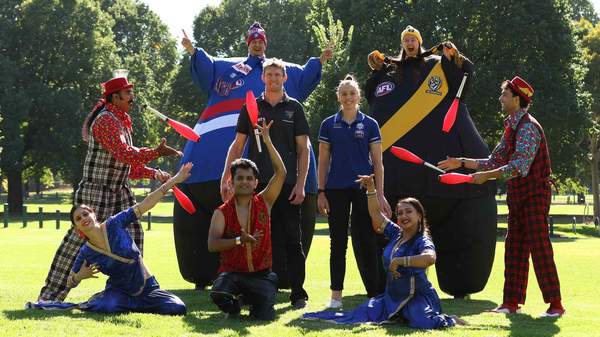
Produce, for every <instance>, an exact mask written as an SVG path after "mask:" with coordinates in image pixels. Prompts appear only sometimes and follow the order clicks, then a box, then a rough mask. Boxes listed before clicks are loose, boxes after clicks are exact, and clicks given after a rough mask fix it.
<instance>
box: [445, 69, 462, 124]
mask: <svg viewBox="0 0 600 337" xmlns="http://www.w3.org/2000/svg"><path fill="white" fill-rule="evenodd" d="M467 75H468V74H467V73H465V74H464V75H463V78H462V82H461V83H460V87H459V88H458V91H457V92H456V97H455V98H454V101H452V105H450V109H448V112H446V115H445V116H444V123H443V124H442V131H444V132H445V133H448V132H450V129H452V126H454V122H455V121H456V114H457V113H458V104H459V102H460V96H461V95H462V91H463V88H464V87H465V82H466V81H467Z"/></svg>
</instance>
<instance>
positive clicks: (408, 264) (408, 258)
mask: <svg viewBox="0 0 600 337" xmlns="http://www.w3.org/2000/svg"><path fill="white" fill-rule="evenodd" d="M406 259H407V261H406V266H407V267H410V256H407V257H406Z"/></svg>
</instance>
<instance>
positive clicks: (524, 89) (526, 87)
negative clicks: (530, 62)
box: [506, 76, 534, 103]
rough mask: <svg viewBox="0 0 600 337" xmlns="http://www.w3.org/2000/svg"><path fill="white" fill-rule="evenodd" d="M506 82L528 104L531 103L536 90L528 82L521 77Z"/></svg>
mask: <svg viewBox="0 0 600 337" xmlns="http://www.w3.org/2000/svg"><path fill="white" fill-rule="evenodd" d="M506 82H507V83H508V85H510V87H511V88H512V89H513V90H514V91H515V92H516V93H517V94H518V95H519V96H521V97H523V98H524V99H525V101H527V103H530V102H531V97H533V92H534V90H533V87H532V86H531V85H530V84H529V83H527V81H525V80H524V79H522V78H520V77H519V76H515V77H514V78H513V79H512V80H510V81H509V80H506Z"/></svg>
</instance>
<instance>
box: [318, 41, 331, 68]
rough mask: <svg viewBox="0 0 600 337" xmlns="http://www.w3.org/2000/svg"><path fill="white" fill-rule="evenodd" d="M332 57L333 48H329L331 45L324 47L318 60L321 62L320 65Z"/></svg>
mask: <svg viewBox="0 0 600 337" xmlns="http://www.w3.org/2000/svg"><path fill="white" fill-rule="evenodd" d="M332 57H333V47H332V46H331V44H328V45H327V47H325V49H323V52H322V53H321V57H319V60H320V61H321V64H325V63H327V61H329V60H330V59H331V58H332Z"/></svg>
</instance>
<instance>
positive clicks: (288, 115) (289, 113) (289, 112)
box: [283, 110, 294, 119]
mask: <svg viewBox="0 0 600 337" xmlns="http://www.w3.org/2000/svg"><path fill="white" fill-rule="evenodd" d="M283 114H284V115H285V118H287V119H292V118H293V117H294V111H293V110H285V111H284V112H283Z"/></svg>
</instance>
